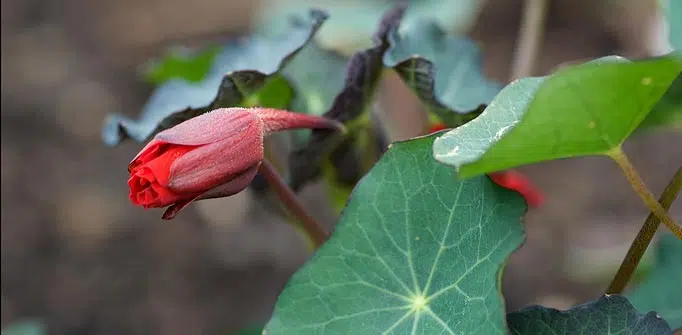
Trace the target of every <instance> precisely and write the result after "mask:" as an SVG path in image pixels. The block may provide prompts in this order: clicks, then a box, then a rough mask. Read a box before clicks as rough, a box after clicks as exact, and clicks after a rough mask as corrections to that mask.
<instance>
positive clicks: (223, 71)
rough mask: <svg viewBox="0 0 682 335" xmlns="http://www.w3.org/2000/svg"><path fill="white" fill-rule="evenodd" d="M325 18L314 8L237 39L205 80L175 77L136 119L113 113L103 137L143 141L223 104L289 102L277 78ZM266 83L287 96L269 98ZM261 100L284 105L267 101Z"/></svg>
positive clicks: (285, 88)
mask: <svg viewBox="0 0 682 335" xmlns="http://www.w3.org/2000/svg"><path fill="white" fill-rule="evenodd" d="M326 18H327V16H326V14H325V13H323V12H321V11H315V10H312V11H310V12H309V13H308V16H306V17H291V18H290V21H289V22H290V24H289V27H288V29H286V30H285V32H284V33H282V34H280V35H279V36H277V37H271V38H264V37H262V36H253V37H251V38H250V39H248V40H245V41H233V42H232V43H230V44H229V45H228V46H227V47H226V48H224V49H223V50H222V51H221V52H220V53H219V54H218V55H217V56H216V59H215V62H214V66H213V68H212V69H211V70H210V71H209V73H208V74H207V75H206V77H205V78H204V79H203V80H202V81H200V82H198V83H192V82H188V81H187V80H185V79H171V80H169V81H167V82H166V83H165V84H163V85H162V86H160V87H159V88H158V89H157V90H156V91H155V92H154V94H153V95H152V96H151V97H150V99H149V101H148V102H147V104H146V105H145V107H144V108H143V110H142V113H141V115H140V117H139V119H138V120H132V119H130V118H128V117H126V116H123V115H119V114H114V115H111V116H110V117H109V119H108V120H107V123H106V124H105V126H104V130H103V133H102V139H103V140H104V142H105V143H106V144H108V145H116V144H118V143H119V142H120V141H121V140H123V139H124V138H126V137H130V138H132V139H133V140H135V141H138V142H143V141H145V140H147V139H148V138H149V137H150V136H152V135H153V134H154V133H155V132H158V131H160V130H162V129H165V128H168V127H172V126H174V125H176V124H178V123H180V122H182V121H185V120H187V119H190V118H192V117H195V116H197V115H200V114H203V113H205V112H208V111H211V110H213V109H216V108H221V107H235V106H250V105H254V104H255V105H261V106H265V107H273V108H284V107H286V106H287V105H288V104H289V99H290V97H291V93H290V92H289V93H287V92H286V91H290V90H291V88H289V87H288V84H286V81H282V80H281V79H279V78H277V77H278V76H279V72H280V70H281V69H282V67H283V66H285V65H286V63H287V62H288V61H289V60H290V59H291V58H292V57H293V56H294V55H295V54H296V53H297V52H299V51H300V50H301V49H302V48H303V47H304V46H305V45H306V44H307V43H308V42H309V41H310V39H311V38H312V36H313V35H314V34H315V32H316V31H317V30H318V28H319V27H320V25H321V24H322V23H323V22H324V20H326ZM285 84H286V85H285ZM269 85H272V86H269ZM266 86H269V89H270V90H271V91H270V92H274V93H276V94H284V95H283V96H274V97H265V96H264V94H263V93H264V92H263V88H264V87H266ZM283 92H284V93H283ZM284 98H285V99H284ZM285 100H286V101H285ZM263 101H269V102H270V103H272V101H275V102H277V103H279V104H280V105H264V103H263Z"/></svg>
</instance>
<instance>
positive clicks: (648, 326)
mask: <svg viewBox="0 0 682 335" xmlns="http://www.w3.org/2000/svg"><path fill="white" fill-rule="evenodd" d="M507 322H509V330H510V331H511V333H512V334H524V335H525V334H528V335H530V334H532V335H574V334H575V335H579V334H586V335H587V334H595V335H596V334H620V335H672V331H671V330H670V326H669V325H668V323H667V322H665V320H663V319H661V317H660V316H658V315H657V314H656V313H655V312H649V313H647V314H640V313H638V312H637V310H635V308H634V307H632V304H630V302H628V300H627V299H626V298H625V297H623V296H619V295H609V296H603V297H601V298H599V299H598V300H596V301H592V302H589V303H586V304H584V305H579V306H575V307H573V308H571V309H569V310H567V311H560V310H557V309H554V308H546V307H542V306H533V307H528V308H525V309H523V310H521V311H518V312H514V313H509V315H508V316H507Z"/></svg>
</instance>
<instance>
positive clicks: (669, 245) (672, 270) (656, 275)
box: [627, 234, 682, 328]
mask: <svg viewBox="0 0 682 335" xmlns="http://www.w3.org/2000/svg"><path fill="white" fill-rule="evenodd" d="M657 249H658V250H657V257H658V259H657V262H656V265H655V266H654V270H653V272H652V273H651V276H650V277H649V278H648V279H647V280H646V281H645V282H644V283H643V284H641V285H639V286H638V287H636V288H635V289H634V290H633V291H631V292H628V294H627V297H628V298H629V299H630V301H631V302H632V304H633V305H634V306H635V307H637V309H639V310H643V311H644V310H654V311H656V312H657V313H658V314H660V315H661V316H662V317H663V318H664V319H665V320H666V321H668V323H669V324H670V326H671V327H672V328H682V290H680V289H679V284H680V282H682V241H680V240H678V239H677V238H676V237H675V236H673V235H669V234H668V235H664V236H662V237H661V239H660V241H659V242H658V246H657Z"/></svg>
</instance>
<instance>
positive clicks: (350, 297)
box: [265, 135, 526, 335]
mask: <svg viewBox="0 0 682 335" xmlns="http://www.w3.org/2000/svg"><path fill="white" fill-rule="evenodd" d="M436 136H437V135H433V136H430V137H424V138H420V139H414V140H410V141H405V142H398V143H394V144H393V145H392V146H391V147H390V148H389V149H388V151H387V152H386V153H385V154H384V156H383V157H382V158H381V160H380V161H379V162H378V163H377V164H376V165H375V166H374V168H373V169H372V170H371V171H370V172H369V174H367V175H366V176H365V177H364V178H363V179H362V180H361V181H360V183H359V184H358V186H356V188H355V190H354V191H353V193H352V195H351V197H350V201H349V202H348V204H347V207H346V208H345V209H344V211H343V214H342V218H341V221H340V222H339V223H338V224H337V226H336V230H335V232H334V234H333V235H332V237H331V238H330V239H329V241H328V242H327V243H326V244H325V245H323V246H322V247H321V248H320V249H319V250H318V251H317V252H316V253H315V255H314V256H313V258H312V260H311V261H309V262H308V263H307V264H306V265H304V266H303V268H301V269H300V270H299V271H298V272H297V273H296V274H295V275H294V276H293V278H292V279H291V280H290V281H289V283H288V284H287V286H286V288H285V289H284V291H283V292H282V294H281V295H280V297H279V299H278V301H277V305H276V306H275V311H274V315H273V317H272V319H271V320H270V322H269V323H268V325H267V326H266V328H265V329H266V330H265V333H266V334H271V335H274V334H296V335H304V334H486V335H491V334H492V335H494V334H506V333H507V330H506V326H505V319H504V315H505V313H504V303H503V298H502V296H501V293H500V277H501V269H502V267H503V265H504V263H505V262H506V260H507V258H508V257H509V255H510V254H511V253H512V252H513V251H514V250H515V249H516V248H517V247H518V246H519V245H520V244H521V242H522V240H523V228H522V226H521V224H520V220H521V217H522V216H523V215H524V213H525V211H526V204H525V202H524V200H523V198H522V197H521V196H519V195H518V194H517V193H515V192H512V191H509V190H506V189H503V188H501V187H499V186H497V185H496V184H494V183H493V182H492V181H491V180H490V179H489V178H488V177H487V176H481V177H479V178H473V179H468V180H458V179H457V178H456V176H455V174H454V171H453V170H452V169H451V168H449V167H447V166H445V165H442V164H438V163H437V162H436V161H435V160H434V159H433V158H432V156H431V146H432V143H433V140H434V138H435V137H436Z"/></svg>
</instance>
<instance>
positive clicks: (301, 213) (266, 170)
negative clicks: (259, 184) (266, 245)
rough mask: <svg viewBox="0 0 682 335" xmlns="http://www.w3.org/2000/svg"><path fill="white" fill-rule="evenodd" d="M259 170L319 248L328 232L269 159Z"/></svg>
mask: <svg viewBox="0 0 682 335" xmlns="http://www.w3.org/2000/svg"><path fill="white" fill-rule="evenodd" d="M258 171H259V172H260V173H261V174H262V175H263V177H265V179H266V180H267V181H268V184H269V185H270V187H272V190H273V191H275V194H277V196H278V197H279V199H280V200H281V201H282V204H284V206H285V207H286V208H287V209H288V210H289V212H291V214H292V215H294V216H295V217H296V218H297V219H298V220H299V221H300V222H301V226H302V228H303V230H305V233H306V234H307V235H308V237H309V238H310V239H311V240H312V241H313V243H314V244H315V248H316V249H317V248H319V247H320V246H321V245H322V244H324V242H325V241H326V240H327V233H326V232H325V231H324V229H323V228H322V226H321V225H320V224H319V223H318V222H317V221H316V220H315V219H314V218H313V217H312V216H310V214H308V212H307V211H306V210H305V207H303V204H302V203H301V202H300V201H299V200H298V197H296V194H295V193H294V191H292V190H291V188H289V185H287V184H286V183H285V182H284V180H283V179H282V177H281V176H280V175H279V173H277V170H276V169H275V167H274V166H272V164H271V163H270V162H269V161H268V160H263V162H262V163H261V165H260V167H259V168H258Z"/></svg>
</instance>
